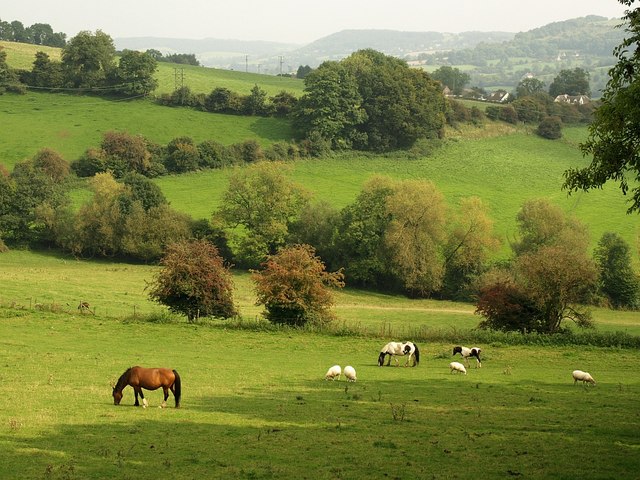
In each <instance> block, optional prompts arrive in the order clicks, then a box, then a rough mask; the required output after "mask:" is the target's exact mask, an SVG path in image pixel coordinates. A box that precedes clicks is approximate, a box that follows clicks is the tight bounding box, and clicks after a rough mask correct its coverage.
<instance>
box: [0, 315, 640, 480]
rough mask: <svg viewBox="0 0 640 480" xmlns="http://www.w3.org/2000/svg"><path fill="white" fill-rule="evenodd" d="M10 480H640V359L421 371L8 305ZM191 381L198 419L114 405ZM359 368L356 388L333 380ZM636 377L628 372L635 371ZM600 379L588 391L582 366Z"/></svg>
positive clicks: (351, 351) (499, 357)
mask: <svg viewBox="0 0 640 480" xmlns="http://www.w3.org/2000/svg"><path fill="white" fill-rule="evenodd" d="M0 315H1V316H2V318H1V319H0V322H1V323H0V325H1V328H2V336H1V337H0V377H1V379H2V390H3V394H2V396H0V477H1V478H3V479H25V478H34V479H35V478H53V479H81V478H120V479H128V478H150V477H151V476H154V477H155V476H162V477H165V476H166V477H170V478H175V479H192V478H198V477H201V478H241V479H256V478H300V479H304V478H314V479H336V478H340V479H370V478H387V477H388V478H469V477H472V476H478V475H481V476H482V477H483V478H508V477H511V476H522V477H523V478H633V477H634V476H635V474H636V473H637V471H638V468H640V456H638V455H637V452H638V448H640V443H639V442H638V435H637V431H638V427H639V426H640V425H639V423H640V422H639V417H638V413H637V398H638V395H639V394H640V381H639V379H638V376H637V375H634V374H632V373H631V372H634V371H637V369H638V368H640V359H639V357H638V355H637V354H636V352H633V351H629V350H615V349H597V348H581V349H576V348H573V347H572V348H544V347H537V348H533V347H521V348H514V347H501V346H492V345H483V351H484V352H486V353H485V358H484V359H483V367H482V368H481V369H475V368H473V367H472V368H470V369H468V374H467V375H466V376H464V375H455V374H450V372H449V369H448V363H449V362H450V361H451V345H450V344H441V343H429V344H422V345H419V346H420V347H421V362H420V365H419V366H418V367H416V368H402V367H401V368H396V367H393V366H392V367H383V368H380V367H378V366H377V365H376V359H377V355H378V351H379V349H380V348H381V346H382V344H383V342H382V341H381V340H376V339H369V338H348V337H328V336H324V335H317V334H311V333H303V332H296V331H282V332H247V331H241V330H228V329H224V328H219V327H214V326H207V325H187V324H164V325H157V324H148V323H135V322H133V323H132V322H120V321H115V320H112V319H106V318H102V317H93V316H90V315H71V316H70V315H64V314H63V315H60V314H58V315H54V314H37V315H34V314H31V313H26V312H21V311H14V310H7V309H0ZM134 364H141V365H145V366H167V367H171V368H174V369H176V370H177V371H178V372H179V373H180V375H181V377H182V386H183V395H182V402H181V403H182V407H181V408H180V409H178V410H176V409H174V408H172V407H173V398H170V400H169V404H168V405H169V407H168V408H166V409H161V408H158V406H159V405H160V403H161V400H162V395H161V392H159V391H154V392H145V394H146V398H147V399H148V400H149V402H150V407H149V408H147V409H143V408H141V407H138V408H136V407H133V406H132V404H133V393H132V390H131V388H130V387H129V388H127V389H125V391H124V392H125V396H124V399H123V402H122V404H121V405H120V406H117V407H116V406H114V405H113V402H112V398H111V387H110V385H111V384H113V383H114V382H115V381H116V380H117V378H118V376H119V375H120V374H121V373H122V372H123V371H124V370H125V369H126V368H128V367H129V366H131V365H134ZM333 364H340V365H342V366H343V367H344V366H345V365H347V364H350V365H353V366H354V367H355V368H356V371H357V373H358V381H357V382H356V383H347V382H345V381H344V379H342V380H337V381H333V382H332V381H324V380H323V376H324V373H325V372H326V370H327V369H328V367H330V366H331V365H333ZM621 366H623V367H622V368H621ZM576 368H580V369H583V370H586V371H589V372H590V373H592V375H593V376H594V377H595V379H596V381H597V382H598V385H597V386H595V387H583V386H581V385H573V380H572V378H571V371H572V370H574V369H576Z"/></svg>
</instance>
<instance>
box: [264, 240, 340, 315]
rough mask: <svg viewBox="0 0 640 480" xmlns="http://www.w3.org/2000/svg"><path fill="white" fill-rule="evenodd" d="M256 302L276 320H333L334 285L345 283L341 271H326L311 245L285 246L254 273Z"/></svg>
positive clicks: (266, 313) (335, 286)
mask: <svg viewBox="0 0 640 480" xmlns="http://www.w3.org/2000/svg"><path fill="white" fill-rule="evenodd" d="M252 278H253V281H254V282H255V285H256V293H257V297H258V301H257V304H258V305H264V306H265V308H266V312H265V314H264V315H265V317H266V318H267V319H269V321H271V322H273V323H284V324H289V325H304V324H306V323H314V324H324V323H327V322H330V321H331V320H333V318H334V315H333V312H332V311H331V307H332V306H333V293H332V290H331V288H332V287H333V288H341V287H343V286H344V282H343V274H342V272H341V271H337V272H333V273H330V272H327V271H326V269H325V265H324V263H323V262H322V260H321V259H320V258H319V257H317V256H316V255H315V250H314V249H313V247H311V246H309V245H294V246H292V247H287V248H283V249H282V250H280V251H279V252H278V253H277V254H276V255H272V256H269V257H268V259H267V261H266V262H264V264H263V269H262V270H260V271H254V272H253V274H252Z"/></svg>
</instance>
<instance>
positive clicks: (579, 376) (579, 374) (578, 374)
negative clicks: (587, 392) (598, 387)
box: [572, 370, 596, 385]
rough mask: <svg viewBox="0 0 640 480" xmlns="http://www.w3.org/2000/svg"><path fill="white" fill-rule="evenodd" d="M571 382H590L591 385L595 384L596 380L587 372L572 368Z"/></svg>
mask: <svg viewBox="0 0 640 480" xmlns="http://www.w3.org/2000/svg"><path fill="white" fill-rule="evenodd" d="M572 375H573V384H574V385H575V384H576V383H577V382H578V381H581V382H582V383H583V384H584V383H590V384H592V385H595V384H596V381H595V380H594V379H593V377H592V376H591V374H589V373H588V372H583V371H582V370H574V371H573V373H572Z"/></svg>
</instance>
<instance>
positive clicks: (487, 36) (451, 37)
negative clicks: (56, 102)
mask: <svg viewBox="0 0 640 480" xmlns="http://www.w3.org/2000/svg"><path fill="white" fill-rule="evenodd" d="M514 36H515V33H506V32H464V33H456V34H454V33H438V32H401V31H396V30H344V31H341V32H338V33H334V34H332V35H329V36H327V37H323V38H321V39H319V40H316V41H314V42H312V43H310V44H308V45H305V46H300V45H295V44H288V43H277V42H260V41H253V42H249V41H241V40H220V39H213V38H206V39H202V40H188V39H175V38H161V37H139V38H137V37H136V38H116V39H114V43H115V46H116V48H117V49H118V50H123V49H125V48H128V49H131V50H148V49H151V48H152V49H156V50H159V51H161V52H162V53H193V54H195V55H196V58H197V59H198V60H199V61H200V63H201V64H202V65H204V66H207V67H218V68H227V69H233V70H244V69H245V68H247V65H249V66H250V67H249V68H250V71H252V72H256V71H258V70H257V69H256V67H257V65H260V67H261V68H260V70H259V71H260V72H261V73H280V71H283V72H289V71H295V70H296V69H297V68H298V66H299V65H309V66H311V67H317V66H318V65H319V64H320V63H322V62H323V61H325V60H329V59H331V60H339V59H341V58H344V57H347V56H349V55H350V54H351V53H353V52H355V51H357V50H361V49H364V48H373V49H375V50H378V51H380V52H383V53H385V54H387V55H394V56H398V57H404V56H406V55H410V54H416V53H420V52H433V51H436V50H443V49H461V48H472V47H474V46H476V45H478V44H479V43H481V42H502V41H507V40H511V39H513V37H514ZM281 69H282V70H281Z"/></svg>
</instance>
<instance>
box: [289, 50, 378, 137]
mask: <svg viewBox="0 0 640 480" xmlns="http://www.w3.org/2000/svg"><path fill="white" fill-rule="evenodd" d="M365 120H366V113H365V111H364V109H363V108H362V97H361V96H360V94H359V93H358V85H357V82H356V79H355V77H354V76H353V75H352V74H351V73H350V72H349V71H347V69H346V68H345V66H344V65H343V64H341V63H337V62H324V63H323V64H322V65H320V67H318V69H316V70H314V71H313V72H311V73H310V74H309V75H307V77H306V78H305V93H304V95H303V96H302V97H301V98H300V100H299V101H298V103H297V105H296V108H295V111H294V114H293V127H294V129H295V131H296V132H297V134H298V137H300V138H313V136H314V135H318V136H319V137H320V138H321V139H324V140H326V141H328V142H330V143H331V145H332V146H333V147H335V148H344V147H350V146H351V145H352V144H353V141H354V138H356V128H357V127H358V126H359V125H361V124H363V122H364V121H365Z"/></svg>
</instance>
